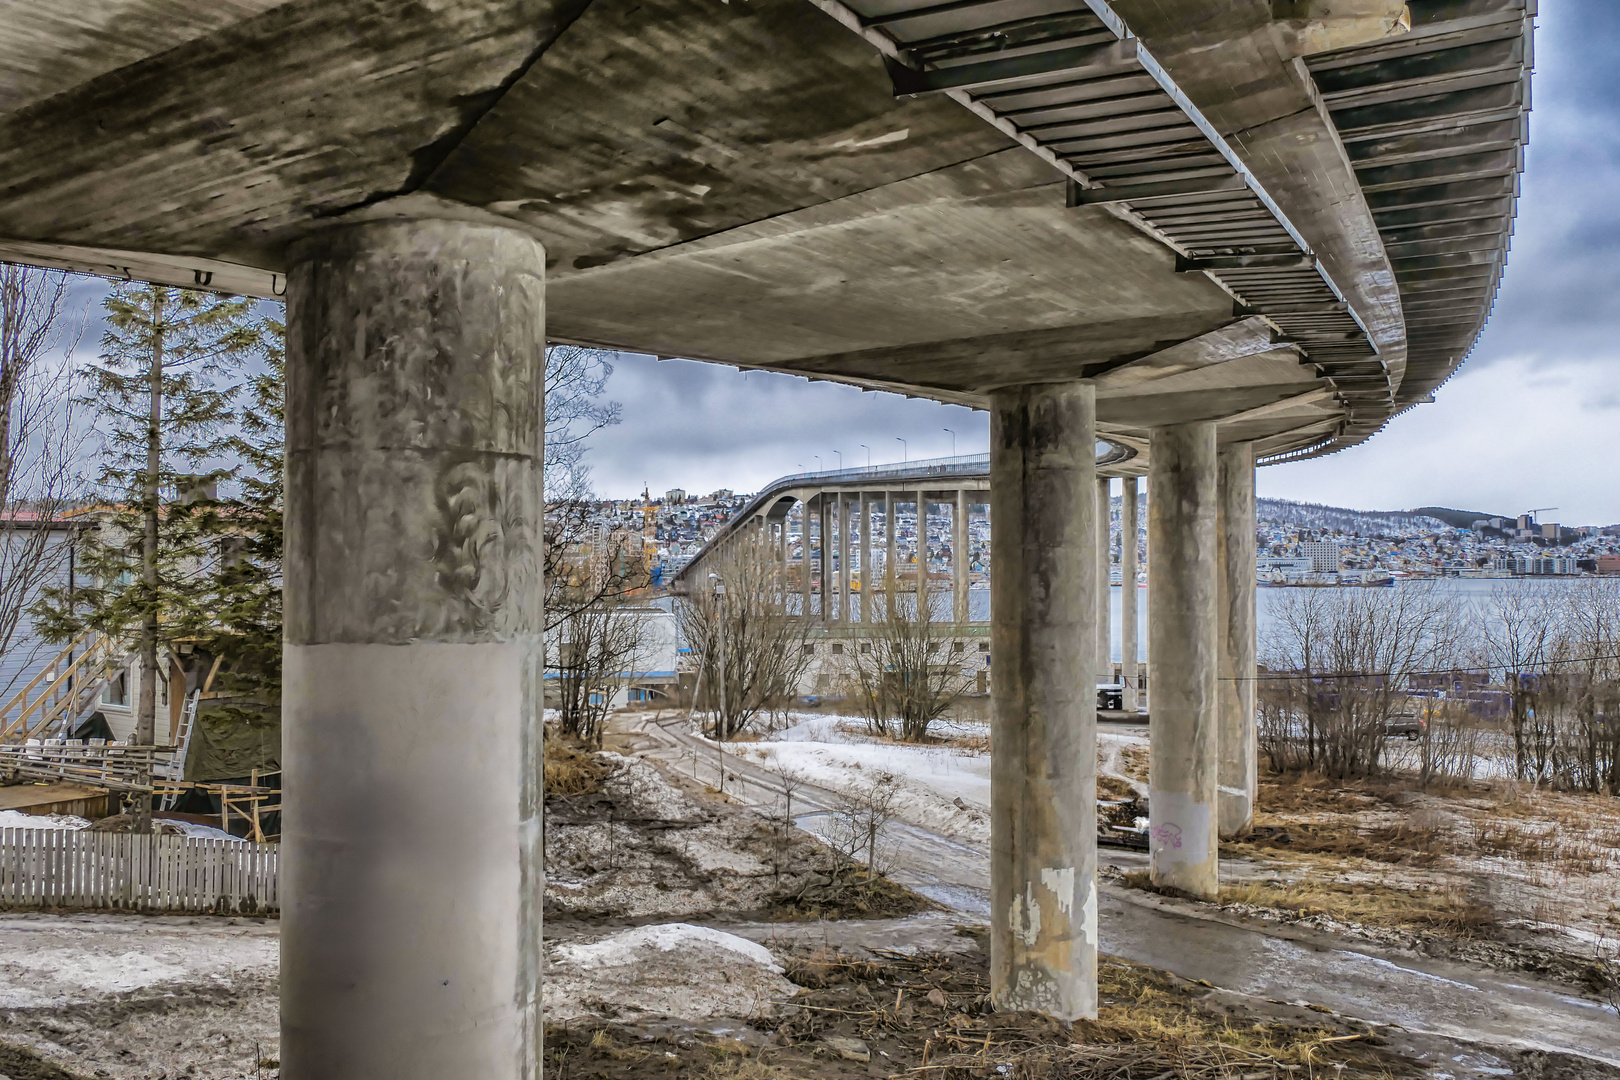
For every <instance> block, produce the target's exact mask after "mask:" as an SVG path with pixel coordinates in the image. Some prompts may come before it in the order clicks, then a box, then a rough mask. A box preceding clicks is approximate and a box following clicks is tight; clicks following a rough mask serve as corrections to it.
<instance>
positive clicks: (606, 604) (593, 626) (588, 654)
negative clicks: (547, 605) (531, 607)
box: [550, 600, 646, 746]
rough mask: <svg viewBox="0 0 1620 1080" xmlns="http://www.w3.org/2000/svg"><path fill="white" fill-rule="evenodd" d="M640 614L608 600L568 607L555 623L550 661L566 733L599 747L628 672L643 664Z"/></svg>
mask: <svg viewBox="0 0 1620 1080" xmlns="http://www.w3.org/2000/svg"><path fill="white" fill-rule="evenodd" d="M643 628H644V622H643V618H642V613H641V612H640V611H638V610H636V609H634V608H628V607H624V606H622V605H620V604H616V603H613V602H612V601H608V600H599V601H598V602H597V603H596V604H594V605H593V606H591V607H586V608H576V609H574V610H573V611H570V612H569V613H568V615H567V617H566V618H564V619H563V621H562V625H561V626H560V627H559V630H558V635H557V641H556V647H555V648H554V649H553V650H552V651H553V652H555V653H556V656H555V657H554V658H553V661H552V663H551V664H550V667H551V670H552V671H554V672H556V674H557V692H558V701H557V708H558V711H559V713H560V717H559V722H560V726H561V728H562V731H563V733H564V734H565V735H570V736H573V737H574V738H576V739H582V740H584V741H586V742H589V743H592V744H594V745H596V746H601V745H602V729H603V723H604V721H605V720H606V719H607V714H608V710H609V709H610V708H611V707H612V704H613V696H614V693H615V692H616V691H617V689H618V687H619V685H620V683H622V682H623V680H624V676H625V675H626V674H627V673H630V672H634V671H637V670H641V669H644V668H645V667H646V665H645V664H644V663H642V662H641V654H642V646H643V633H642V631H643Z"/></svg>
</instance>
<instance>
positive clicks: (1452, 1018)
mask: <svg viewBox="0 0 1620 1080" xmlns="http://www.w3.org/2000/svg"><path fill="white" fill-rule="evenodd" d="M658 719H661V720H662V723H660V722H658ZM616 728H617V730H618V731H619V732H620V733H621V736H622V737H624V738H625V739H626V740H627V749H630V750H633V751H635V752H640V753H644V754H646V755H647V756H649V757H652V758H655V759H657V760H659V761H662V762H664V763H665V765H666V766H667V767H670V768H677V769H680V770H681V771H682V772H683V773H685V774H686V775H691V774H692V770H693V769H694V768H695V769H696V771H697V775H698V777H699V778H700V779H702V780H705V781H707V782H708V783H710V784H717V783H718V782H719V767H720V763H719V761H718V759H717V755H716V752H715V749H714V747H713V746H712V745H711V744H709V743H707V742H705V741H703V740H700V739H697V738H694V737H693V736H692V735H691V734H690V733H689V732H688V730H687V727H686V723H685V718H684V716H680V715H678V714H671V715H666V716H663V717H661V718H655V717H653V716H650V715H634V714H631V715H626V716H624V717H622V718H618V719H617V720H616ZM724 765H725V770H726V780H725V785H724V790H725V791H726V793H727V794H728V795H729V796H730V797H732V798H734V799H738V800H741V801H744V802H749V803H752V804H754V805H756V806H760V807H762V808H766V809H769V808H771V807H780V805H781V792H780V790H779V788H778V786H777V781H776V777H775V776H774V774H773V773H772V772H771V771H770V770H769V769H766V768H762V767H761V766H759V765H757V764H753V763H751V762H749V761H747V760H744V759H741V758H739V757H737V756H736V755H731V754H728V755H727V756H726V760H725V763H724ZM839 798H840V796H839V794H838V793H837V792H836V791H831V790H828V789H825V788H821V787H817V786H815V785H812V784H805V785H804V786H803V787H801V788H800V789H799V791H798V792H797V793H796V794H795V796H794V804H795V809H796V810H797V809H798V808H799V807H800V806H801V805H802V806H803V807H804V812H803V814H802V815H801V814H800V813H797V812H796V813H795V815H794V816H795V819H796V820H798V821H799V822H800V824H801V825H802V826H803V827H805V828H806V829H809V830H810V831H812V832H814V831H815V830H816V826H817V818H818V817H819V816H821V815H825V814H826V813H828V812H829V811H830V810H831V809H832V808H833V807H834V806H836V805H837V802H838V800H839ZM892 839H893V841H894V842H895V844H896V845H897V847H898V852H897V854H896V856H895V859H896V865H895V866H894V868H893V869H892V871H891V873H890V876H891V877H893V878H894V879H895V880H897V881H900V882H902V883H903V884H906V885H909V886H911V887H912V888H914V889H916V890H917V891H919V892H921V893H923V894H925V895H928V896H931V897H933V898H934V899H936V900H938V901H940V902H941V903H944V904H946V905H947V906H949V907H951V908H953V909H955V910H956V911H957V912H958V913H960V915H961V916H967V917H973V918H977V919H984V918H987V917H988V915H989V879H990V866H989V854H988V851H986V850H982V849H979V848H976V847H974V846H973V845H970V844H966V843H963V842H961V841H958V840H953V839H948V838H946V837H942V836H939V835H937V834H935V833H931V832H929V831H928V830H926V829H922V828H919V827H917V826H915V825H911V824H906V823H900V824H898V825H897V827H896V828H895V829H894V833H893V837H892ZM1103 861H1104V862H1105V863H1113V864H1115V865H1117V866H1119V867H1120V868H1121V869H1139V868H1142V867H1145V866H1146V865H1147V860H1146V858H1145V857H1144V856H1139V855H1134V854H1132V853H1128V852H1112V851H1108V852H1105V853H1104V855H1103ZM1100 892H1101V893H1102V898H1103V903H1102V904H1101V906H1100V910H1099V913H1098V915H1099V932H1100V934H1101V937H1102V942H1103V947H1104V951H1105V952H1107V953H1108V954H1110V955H1113V956H1116V957H1119V958H1121V959H1125V960H1131V961H1135V962H1138V963H1143V964H1148V965H1151V966H1153V967H1157V968H1161V969H1163V970H1166V971H1170V972H1173V973H1175V974H1177V975H1180V976H1182V977H1183V978H1188V979H1195V980H1204V981H1206V982H1208V983H1211V984H1213V985H1215V986H1217V987H1221V988H1223V989H1225V990H1228V991H1232V992H1235V993H1237V994H1241V995H1245V996H1248V997H1251V998H1259V999H1262V1000H1267V1001H1286V1002H1295V1003H1309V1004H1311V1005H1315V1006H1319V1007H1323V1008H1328V1009H1331V1010H1333V1011H1335V1012H1339V1013H1343V1014H1345V1015H1348V1016H1353V1017H1356V1018H1358V1019H1361V1020H1364V1021H1367V1022H1369V1023H1374V1024H1389V1025H1399V1026H1400V1027H1402V1028H1404V1029H1407V1030H1409V1031H1412V1032H1418V1033H1427V1034H1431V1035H1436V1036H1442V1037H1445V1038H1448V1039H1455V1040H1459V1041H1462V1042H1467V1043H1476V1044H1482V1045H1484V1046H1495V1047H1513V1048H1518V1049H1529V1050H1542V1051H1552V1052H1561V1053H1571V1054H1577V1055H1580V1056H1582V1057H1586V1058H1589V1059H1592V1060H1596V1061H1601V1062H1604V1063H1605V1064H1608V1065H1611V1066H1616V1067H1620V1016H1617V1015H1616V1014H1615V1012H1614V1011H1613V1010H1611V1009H1607V1008H1605V1007H1603V1006H1602V1005H1599V1004H1598V1003H1597V1002H1595V1001H1589V1000H1583V999H1581V998H1579V997H1578V996H1576V994H1575V993H1574V992H1573V991H1570V990H1566V989H1564V988H1562V987H1559V986H1557V985H1555V984H1552V983H1546V982H1541V981H1538V980H1535V979H1533V978H1530V977H1528V976H1521V975H1519V974H1517V973H1514V974H1508V975H1503V974H1498V973H1497V972H1494V971H1491V970H1490V969H1487V968H1484V967H1480V966H1477V965H1469V964H1463V963H1456V962H1445V961H1436V960H1428V959H1424V960H1417V959H1414V958H1412V957H1410V956H1405V955H1401V954H1399V953H1395V952H1392V951H1385V950H1380V949H1378V948H1376V947H1374V946H1371V945H1369V944H1368V943H1365V942H1360V941H1346V940H1341V939H1337V938H1333V937H1330V936H1329V935H1326V934H1321V933H1317V932H1314V931H1305V930H1301V929H1298V928H1288V927H1282V926H1277V925H1276V924H1263V923H1260V922H1258V921H1256V922H1255V924H1254V925H1252V926H1248V925H1243V922H1242V921H1240V920H1238V919H1228V918H1224V917H1220V916H1219V915H1218V914H1212V913H1211V912H1209V911H1208V910H1207V909H1203V908H1200V907H1198V906H1197V905H1193V904H1187V903H1181V902H1177V901H1173V900H1167V899H1163V898H1159V897H1154V896H1151V895H1148V894H1145V893H1142V892H1139V891H1137V890H1134V889H1126V888H1122V887H1119V886H1116V885H1110V884H1107V883H1103V884H1102V885H1101V888H1100Z"/></svg>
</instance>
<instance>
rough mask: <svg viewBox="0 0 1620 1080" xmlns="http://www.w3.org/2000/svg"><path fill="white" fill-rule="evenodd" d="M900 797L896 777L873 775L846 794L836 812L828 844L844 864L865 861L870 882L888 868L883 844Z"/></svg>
mask: <svg viewBox="0 0 1620 1080" xmlns="http://www.w3.org/2000/svg"><path fill="white" fill-rule="evenodd" d="M899 795H900V784H899V782H898V781H897V780H896V779H895V777H894V776H893V774H891V773H884V772H872V773H869V774H867V775H866V776H865V777H864V779H862V780H861V781H860V782H859V783H857V784H856V785H855V786H854V787H853V788H851V789H850V790H848V791H846V792H845V793H844V794H843V795H842V796H841V797H840V798H839V801H838V805H837V806H836V807H835V808H834V810H833V815H832V820H831V822H830V825H831V828H830V829H829V830H828V835H827V842H828V844H829V846H831V847H832V849H833V851H834V852H836V853H837V854H838V856H839V857H840V859H841V860H842V861H845V862H865V863H866V880H867V881H868V882H870V881H871V880H872V878H873V877H874V876H875V875H877V874H880V873H883V872H884V871H885V870H886V869H887V867H886V866H884V865H883V860H884V856H885V854H886V851H885V848H884V847H883V841H884V839H885V834H886V831H887V829H888V827H889V823H890V822H891V821H893V820H894V818H895V816H896V815H895V801H896V799H897V798H898V797H899ZM863 855H864V856H865V858H864V859H862V858H861V856H863Z"/></svg>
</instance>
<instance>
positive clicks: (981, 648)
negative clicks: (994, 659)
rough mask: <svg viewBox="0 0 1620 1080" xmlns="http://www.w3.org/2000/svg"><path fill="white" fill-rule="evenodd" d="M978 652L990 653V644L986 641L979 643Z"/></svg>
mask: <svg viewBox="0 0 1620 1080" xmlns="http://www.w3.org/2000/svg"><path fill="white" fill-rule="evenodd" d="M979 651H980V652H989V651H990V643H989V642H988V641H981V642H979Z"/></svg>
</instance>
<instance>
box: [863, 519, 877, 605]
mask: <svg viewBox="0 0 1620 1080" xmlns="http://www.w3.org/2000/svg"><path fill="white" fill-rule="evenodd" d="M860 526H861V618H860V621H861V622H863V623H868V622H871V621H872V608H871V605H870V604H869V603H868V601H870V600H871V598H872V586H873V585H875V584H876V583H877V579H876V577H875V576H874V575H873V573H872V497H871V495H869V494H868V493H866V492H864V491H863V492H861V516H860Z"/></svg>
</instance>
